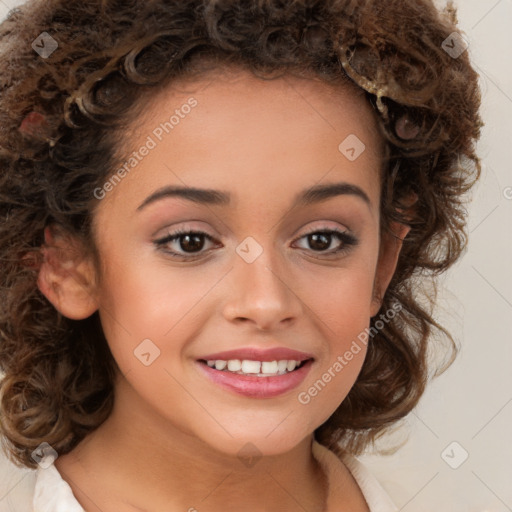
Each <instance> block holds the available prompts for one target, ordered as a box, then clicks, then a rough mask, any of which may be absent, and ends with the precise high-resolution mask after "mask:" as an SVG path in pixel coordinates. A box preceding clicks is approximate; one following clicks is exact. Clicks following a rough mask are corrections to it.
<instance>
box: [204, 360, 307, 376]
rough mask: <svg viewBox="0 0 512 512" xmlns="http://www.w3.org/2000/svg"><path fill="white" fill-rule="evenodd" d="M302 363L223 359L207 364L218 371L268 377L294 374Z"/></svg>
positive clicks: (293, 361)
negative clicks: (288, 373)
mask: <svg viewBox="0 0 512 512" xmlns="http://www.w3.org/2000/svg"><path fill="white" fill-rule="evenodd" d="M300 363H301V362H300V361H295V360H293V359H290V360H288V359H283V360H281V361H252V360H250V359H244V360H240V359H229V360H228V361H224V360H222V359H216V360H209V361H207V362H206V364H207V365H208V366H210V367H211V368H215V369H216V370H227V371H230V372H234V373H240V374H243V373H246V374H252V375H257V376H259V377H264V376H267V375H282V374H284V373H286V372H292V371H293V370H295V368H296V367H297V366H299V365H300Z"/></svg>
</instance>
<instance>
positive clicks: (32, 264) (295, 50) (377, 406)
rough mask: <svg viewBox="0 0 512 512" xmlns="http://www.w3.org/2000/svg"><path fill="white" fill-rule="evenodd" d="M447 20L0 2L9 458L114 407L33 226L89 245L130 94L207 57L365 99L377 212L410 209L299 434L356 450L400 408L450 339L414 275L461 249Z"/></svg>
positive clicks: (474, 104)
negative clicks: (367, 310)
mask: <svg viewBox="0 0 512 512" xmlns="http://www.w3.org/2000/svg"><path fill="white" fill-rule="evenodd" d="M456 23H457V20H456V17H455V11H454V9H453V8H451V7H449V8H447V9H445V10H444V11H442V12H441V11H438V10H437V9H436V8H435V7H434V5H433V3H432V1H431V0H408V1H406V2H404V1H402V0H238V1H228V0H188V1H186V2H183V1H181V0H148V1H145V0H144V1H143V0H123V1H120V0H88V1H87V2H70V1H67V0H44V1H42V0H41V1H36V0H32V1H30V2H28V3H27V4H25V5H24V6H22V7H20V8H17V9H15V10H13V11H11V13H10V14H9V16H8V18H7V19H6V20H5V21H4V22H3V23H2V24H1V25H0V38H1V39H0V41H1V46H0V54H1V56H0V218H1V219H2V220H1V225H0V261H1V271H0V368H1V369H2V371H3V372H4V377H3V379H2V381H1V384H0V393H1V403H0V411H1V429H0V432H1V434H2V435H3V438H4V448H6V449H7V451H8V455H9V457H10V458H11V460H12V461H13V462H15V463H18V464H20V463H21V464H23V465H25V466H28V467H36V464H35V461H34V460H33V459H32V458H31V452H32V450H34V449H35V448H36V447H37V446H38V445H39V444H40V443H41V442H43V441H46V442H48V443H50V444H51V445H52V447H53V448H55V449H56V450H57V451H58V452H59V453H60V454H63V453H67V452H69V451H70V450H71V449H72V448H73V447H74V446H76V444H77V443H78V442H79V441H80V440H81V439H82V438H83V437H84V436H86V435H87V434H88V433H89V432H91V431H93V430H94V429H95V428H97V427H98V426H99V425H100V424H101V423H102V422H103V421H104V420H105V419H106V418H107V417H108V415H109V414H110V412H111V410H112V406H113V382H114V376H115V370H116V366H117V365H116V363H115V361H114V359H113V357H112V355H111V353H110V350H109V348H108V345H107V342H106V340H105V337H104V335H103V332H102V328H101V323H100V320H99V316H98V314H97V313H95V314H94V315H92V316H91V317H90V318H88V319H86V320H82V321H74V320H70V319H67V318H65V317H63V316H62V315H60V314H59V313H58V312H57V311H56V310H55V309H54V308H53V306H52V305H51V304H50V303H49V302H48V301H47V300H46V298H45V297H44V296H43V295H42V294H41V293H40V291H39V290H38V287H37V285H36V280H37V276H38V266H39V264H40V261H41V254H40V251H39V250H40V248H41V246H42V244H43V243H44V236H43V232H44V229H45V227H46V226H49V225H57V226H59V227H60V228H61V229H63V230H64V231H65V232H68V233H71V234H74V235H75V236H79V237H80V238H81V239H82V240H83V241H84V242H85V247H86V248H88V250H90V251H91V252H92V253H93V254H95V251H96V249H95V246H94V243H93V238H92V235H91V218H92V215H93V212H94V206H95V204H96V200H95V199H94V197H93V190H94V189H95V188H96V187H97V186H100V185H101V184H102V183H104V182H105V179H106V177H107V176H109V175H110V174H111V173H112V172H113V169H114V168H115V167H114V164H115V163H116V158H117V157H118V153H119V151H120V147H121V143H120V140H121V138H120V137H119V133H121V131H122V130H123V129H124V128H126V127H128V126H129V123H130V122H131V121H133V119H135V117H136V115H137V108H136V105H141V104H143V103H144V101H150V98H152V97H154V94H155V92H156V91H157V90H160V89H164V88H165V87H166V86H167V85H169V84H170V83H171V82H172V81H173V80H175V79H177V78H180V77H185V78H186V77H187V76H188V75H191V74H192V71H193V70H194V69H195V70H196V71H197V72H198V73H199V74H201V72H203V71H204V69H206V68H204V69H203V68H202V67H201V66H204V63H206V61H208V60H209V61H211V62H213V66H212V68H217V69H220V70H222V67H223V66H224V65H228V64H233V65H234V66H238V67H243V68H245V69H248V70H251V71H252V72H253V73H255V74H256V75H257V76H260V77H269V78H271V77H275V76H282V75H283V74H285V73H295V74H297V75H300V76H306V77H317V78H320V79H321V80H324V81H325V82H328V83H333V84H343V83H351V84H353V85H354V86H356V87H358V88H359V89H360V90H361V92H362V94H365V95H366V97H367V99H368V101H369V102H370V103H371V104H372V105H373V107H374V109H375V113H376V116H377V118H378V120H379V123H380V126H381V128H382V135H383V138H384V140H385V141H386V146H387V158H386V161H385V169H384V172H383V175H382V200H381V219H382V226H381V229H386V228H387V227H389V223H390V222H391V221H398V222H402V223H406V224H409V225H410V226H411V231H410V233H409V235H408V236H407V238H406V239H405V241H404V243H403V248H402V252H401V255H400V258H399V262H398V267H397V270H396V272H395V275H394V276H393V279H392V281H391V284H390V285H389V288H388V290H387V292H386V293H385V295H384V297H383V302H382V308H381V312H384V311H388V310H390V309H391V308H392V307H393V305H395V310H399V312H398V313H397V314H396V315H395V317H394V318H393V319H392V320H389V321H388V322H387V323H385V325H384V327H383V328H382V329H378V332H377V334H375V335H374V336H373V338H372V341H371V343H369V345H368V352H367V356H366V359H365V362H364V365H363V367H362V370H361V373H360V375H359V377H358V379H357V382H356V383H355V385H354V386H353V388H352V389H351V391H350V393H349V395H348V396H347V397H346V399H345V400H344V401H343V403H342V404H341V405H340V406H339V408H338V409H337V410H336V411H335V413H334V414H333V415H332V416H331V417H330V418H329V419H328V420H327V421H326V422H325V423H324V424H323V425H321V426H320V427H319V428H318V429H317V430H316V431H315V436H316V438H317V439H318V440H319V441H320V442H321V443H323V444H324V445H326V446H329V447H330V448H332V449H335V450H338V453H340V450H347V451H351V452H352V453H356V454H357V453H360V452H361V450H362V449H363V448H364V447H365V446H366V445H367V444H368V443H369V442H372V441H374V440H375V439H376V438H377V437H378V436H380V435H381V434H382V433H383V432H385V431H386V429H387V428H388V427H390V426H391V425H392V424H394V423H395V422H396V421H397V420H399V419H400V418H403V417H404V416H405V415H407V414H408V413H409V412H410V411H411V410H412V409H413V407H414V406H415V405H416V404H417V402H418V400H419V398H420V396H421V395H422V393H423V391H424V388H425V385H426V382H427V381H428V378H429V376H430V369H431V365H430V363H429V361H428V359H429V358H428V352H429V347H430V346H431V345H432V344H433V343H434V341H436V343H438V342H439V339H440V337H438V336H434V335H435V334H436V333H437V334H441V335H442V336H441V338H442V339H445V340H446V339H448V340H449V341H450V353H451V356H452V358H451V360H453V357H454V355H455V353H456V346H455V344H454V342H453V340H452V338H451V337H450V335H449V333H448V332H447V331H446V330H445V329H444V328H443V327H441V326H440V325H439V324H438V323H437V322H436V321H435V320H434V317H433V312H432V307H431V306H432V303H433V300H434V299H433V296H432V295H431V294H429V293H426V292H425V291H422V290H421V286H420V285H421V284H422V283H423V282H425V279H427V280H428V281H427V282H431V281H432V282H434V281H435V277H436V276H437V275H438V274H439V273H441V272H443V271H444V270H446V269H447V268H448V267H449V266H450V265H452V264H453V263H454V262H455V261H456V260H457V259H458V258H459V256H460V255H461V253H462V251H463V250H464V248H465V245H466V233H465V216H466V212H465V208H464V202H463V195H464V192H466V191H467V190H468V189H469V188H470V187H471V186H472V184H473V183H474V181H475V180H476V179H477V178H478V175H479V172H480V164H479V159H478V157H477V156H476V154H475V150H474V145H475V142H476V140H477V139H478V138H479V134H480V128H481V125H482V123H481V120H480V117H479V113H478V109H479V105H480V91H479V87H478V75H477V74H476V72H475V71H474V70H473V68H472V67H471V65H470V63H469V60H468V55H467V52H465V53H463V54H462V55H460V56H459V57H458V58H452V57H451V56H450V55H449V54H448V53H447V52H445V51H444V50H443V48H442V43H443V41H444V40H445V39H446V38H447V37H448V36H449V35H450V34H452V33H453V32H457V28H456ZM45 31H46V32H47V33H48V34H49V35H51V36H52V37H53V38H54V39H55V40H56V41H57V42H58V49H57V50H56V51H54V52H53V53H52V54H51V55H50V56H49V57H48V58H46V59H44V58H41V57H40V56H39V55H38V54H37V53H36V52H35V51H34V49H33V48H32V47H31V44H32V41H33V40H34V39H35V38H36V37H38V36H39V34H41V33H42V32H45ZM411 197H415V198H417V200H416V203H415V204H414V206H413V207H410V203H409V202H408V201H410V198H411ZM27 255H32V257H30V258H28V259H27ZM96 256H97V254H96ZM425 299H427V300H425ZM397 305H399V307H396V306H397ZM378 320H379V316H378V315H377V316H376V317H374V318H372V319H371V324H370V325H371V327H374V326H375V323H376V322H377V321H378ZM437 348H438V349H439V347H437ZM443 350H444V349H443ZM450 362H451V361H450ZM437 370H439V368H438V369H437Z"/></svg>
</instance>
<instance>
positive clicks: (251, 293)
mask: <svg viewBox="0 0 512 512" xmlns="http://www.w3.org/2000/svg"><path fill="white" fill-rule="evenodd" d="M286 265H289V263H286V262H284V265H283V264H280V265H279V264H278V258H277V257H272V255H271V251H270V250H269V249H265V250H264V251H263V253H262V254H261V255H260V256H259V257H258V258H257V259H256V260H255V261H253V262H252V263H248V262H247V261H244V260H243V259H242V258H240V257H239V256H238V255H235V263H234V268H233V270H232V271H231V272H230V280H231V281H230V290H231V291H230V292H229V297H228V299H227V301H226V303H225V305H224V317H225V318H226V319H227V320H228V321H230V322H235V323H248V324H252V325H253V326H254V327H256V328H257V329H258V330H262V331H269V330H273V329H278V328H280V327H283V326H285V325H291V324H292V323H294V322H295V321H296V319H297V318H298V317H299V316H300V315H301V314H302V313H303V308H302V302H301V300H300V297H299V296H298V295H297V290H295V289H294V283H293V277H292V276H291V273H290V272H289V271H288V272H287V271H286V270H284V269H285V268H286ZM295 286H296V283H295Z"/></svg>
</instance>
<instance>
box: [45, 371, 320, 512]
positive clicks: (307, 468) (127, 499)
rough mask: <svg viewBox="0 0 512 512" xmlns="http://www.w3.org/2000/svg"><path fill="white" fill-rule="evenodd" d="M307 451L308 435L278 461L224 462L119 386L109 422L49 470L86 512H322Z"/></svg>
mask: <svg viewBox="0 0 512 512" xmlns="http://www.w3.org/2000/svg"><path fill="white" fill-rule="evenodd" d="M127 426H129V428H127ZM311 443H312V435H311V436H308V437H307V438H305V439H303V440H302V441H301V442H300V443H299V444H298V445H297V446H295V447H294V448H293V449H292V450H290V451H289V452H287V453H283V454H279V455H272V456H261V457H258V456H256V457H251V453H250V450H248V455H249V456H245V455H244V454H245V452H244V451H242V452H241V453H240V454H238V455H230V454H225V453H222V452H219V451H217V450H215V449H214V448H212V447H211V446H210V445H208V444H207V443H205V442H204V441H202V440H200V439H198V438H197V437H195V436H193V435H191V434H190V433H187V432H184V431H182V430H180V429H178V428H176V426H174V425H170V424H169V422H168V421H166V420H165V419H164V418H162V417H161V416H159V415H157V414H155V412H154V411H149V410H144V401H143V400H141V398H140V397H138V396H137V395H136V393H135V392H134V391H133V389H132V388H131V386H129V384H128V383H127V382H126V381H124V380H120V381H119V382H118V385H117V386H116V399H115V406H114V409H113V411H112V414H111V415H110V416H109V418H108V419H107V420H106V421H105V422H104V423H103V424H102V425H101V426H100V427H98V429H96V430H95V431H94V432H93V433H92V434H90V435H89V436H87V437H86V438H85V439H84V440H83V441H82V442H81V443H80V444H79V445H78V446H77V447H76V448H75V449H74V450H73V451H72V452H71V453H69V454H67V455H64V456H61V457H59V458H58V459H57V461H56V462H55V465H56V467H57V469H58V470H59V472H60V473H61V475H62V476H63V478H64V479H65V480H66V481H68V483H69V484H70V486H71V488H72V490H73V493H74V495H75V497H76V498H77V499H78V501H80V503H81V504H82V506H83V507H84V508H85V509H86V510H87V511H88V512H89V510H91V511H92V510H94V511H96V510H98V509H101V510H105V511H107V510H116V511H119V512H124V511H126V512H128V511H135V510H145V511H160V510H162V511H163V510H165V511H175V510H176V511H180V512H181V511H189V512H194V511H198V512H201V510H202V509H207V510H210V511H217V510H218V511H223V512H226V511H230V510H233V511H235V510H236V511H239V510H246V511H249V512H250V511H256V510H262V509H264V510H266V511H269V512H272V511H274V510H275V511H276V512H277V511H278V510H279V511H280V512H285V511H288V510H289V511H292V510H293V511H296V510H297V509H298V508H299V509H300V508H303V509H305V510H324V509H325V501H326V494H327V492H326V491H327V489H326V487H325V486H326V483H325V475H323V473H322V471H321V469H320V467H319V465H318V463H317V461H316V460H315V459H314V457H313V455H312V452H311Z"/></svg>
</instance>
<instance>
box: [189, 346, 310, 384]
mask: <svg viewBox="0 0 512 512" xmlns="http://www.w3.org/2000/svg"><path fill="white" fill-rule="evenodd" d="M217 359H220V360H222V361H228V360H229V359H239V360H240V361H243V360H244V359H250V360H252V361H283V360H285V359H287V360H292V359H293V360H295V361H306V360H307V359H313V356H312V355H311V354H306V353H305V352H299V351H297V350H291V349H289V348H284V347H276V348H269V349H265V350H262V349H258V348H250V347H248V348H238V349H234V350H228V351H226V352H216V353H215V354H208V355H207V356H204V357H199V358H198V360H203V361H213V360H217ZM262 378H263V377H262Z"/></svg>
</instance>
